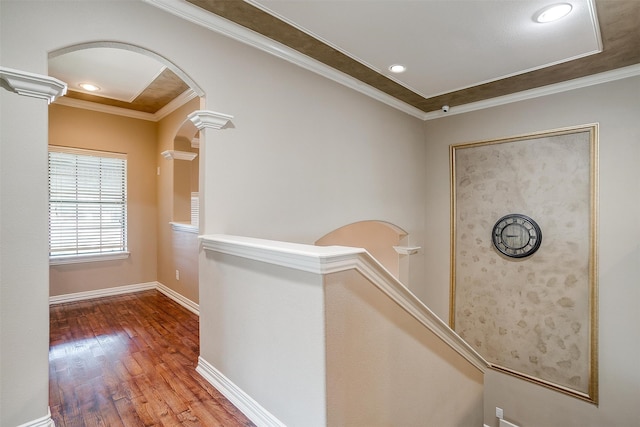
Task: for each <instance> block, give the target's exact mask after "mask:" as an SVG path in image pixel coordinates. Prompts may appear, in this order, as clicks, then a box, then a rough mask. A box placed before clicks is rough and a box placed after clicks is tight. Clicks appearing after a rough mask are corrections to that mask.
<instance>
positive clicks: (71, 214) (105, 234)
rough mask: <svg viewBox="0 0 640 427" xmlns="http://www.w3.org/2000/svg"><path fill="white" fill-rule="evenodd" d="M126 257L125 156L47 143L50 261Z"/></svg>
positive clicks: (55, 262)
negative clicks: (48, 144) (48, 145)
mask: <svg viewBox="0 0 640 427" xmlns="http://www.w3.org/2000/svg"><path fill="white" fill-rule="evenodd" d="M127 256H128V252H127V158H126V155H124V154H117V153H106V152H99V151H88V150H78V149H72V148H65V147H54V146H50V147H49V259H50V262H51V264H63V263H71V262H85V261H96V260H101V259H117V258H125V257H127Z"/></svg>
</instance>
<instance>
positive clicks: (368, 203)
mask: <svg viewBox="0 0 640 427" xmlns="http://www.w3.org/2000/svg"><path fill="white" fill-rule="evenodd" d="M0 7H1V13H0V20H1V21H0V28H1V30H0V31H1V37H0V39H1V46H0V47H1V52H2V57H1V65H2V66H4V67H9V68H14V69H18V70H24V71H28V72H32V73H37V74H47V54H48V52H51V51H55V50H57V49H60V48H63V47H67V46H71V45H75V44H80V43H85V42H94V41H100V40H107V41H118V42H124V43H131V44H134V45H138V46H140V47H143V48H145V49H148V50H150V51H153V52H156V53H158V54H160V55H162V56H164V57H165V58H167V59H168V60H169V61H171V62H173V63H174V64H177V65H178V66H179V67H180V68H181V69H182V70H184V71H185V72H186V73H187V74H188V75H189V76H190V77H191V78H192V79H193V80H194V81H195V82H197V84H198V85H199V86H200V87H201V88H202V89H203V91H204V92H205V94H206V107H205V108H206V109H209V110H213V111H217V112H222V113H227V114H232V115H234V116H235V118H234V119H233V120H232V124H231V127H230V128H229V129H226V130H222V131H215V132H204V133H205V140H204V142H202V141H201V143H203V144H206V145H207V147H206V148H205V149H204V150H203V151H204V152H206V153H207V154H206V155H204V154H202V155H203V157H205V158H204V160H203V168H206V169H207V171H206V174H205V177H206V181H205V182H203V183H202V184H203V185H204V188H206V193H205V194H206V195H205V197H206V198H207V211H206V213H205V215H206V218H204V220H205V221H204V222H205V227H206V229H204V230H201V231H203V232H205V233H215V232H218V233H236V234H244V235H251V236H256V237H266V238H277V239H280V240H293V241H299V242H306V243H311V242H313V241H315V240H316V239H317V238H319V237H321V236H323V235H324V234H326V233H327V232H329V231H331V230H334V229H336V228H338V227H340V226H342V225H346V224H348V223H351V222H355V221H360V220H365V219H376V220H382V221H388V222H391V223H394V224H396V225H398V226H399V227H402V228H403V229H405V230H407V231H408V232H409V233H410V236H411V237H410V240H409V242H408V243H409V244H410V245H422V244H423V243H424V242H423V239H424V203H423V200H424V198H423V195H424V190H425V179H424V177H425V173H424V168H423V166H424V156H425V152H424V144H423V133H422V126H421V125H422V124H421V123H420V121H419V120H417V119H415V118H412V117H408V116H406V115H405V114H403V113H400V112H398V111H396V110H393V109H391V108H390V107H387V106H385V105H382V104H380V103H378V102H376V101H373V100H371V99H370V98H367V97H365V96H364V95H361V94H359V93H356V92H353V91H350V90H347V89H345V88H344V87H342V86H340V85H338V84H336V83H333V82H331V81H329V80H326V79H324V78H322V77H319V76H317V75H315V74H312V73H310V72H308V71H305V70H302V69H300V68H298V67H296V66H294V65H291V64H289V63H287V62H285V61H282V60H279V59H276V58H274V57H272V56H269V55H267V54H264V53H261V52H259V51H257V50H255V49H253V48H250V47H248V46H245V45H242V44H240V43H238V42H235V41H232V40H230V39H227V38H224V37H222V36H219V35H217V34H214V33H212V32H210V31H209V30H206V29H204V28H202V27H199V26H197V25H194V24H191V23H189V22H187V21H184V20H181V19H179V18H177V17H175V16H172V15H169V14H167V13H165V12H163V11H161V10H159V9H157V8H155V7H153V6H151V5H149V4H145V3H142V2H135V1H126V2H125V1H121V2H115V1H99V0H98V1H91V2H52V1H28V2H25V1H12V0H3V1H2V2H0ZM2 91H3V92H4V89H2ZM17 98H19V97H18V96H16V95H13V94H5V93H3V101H2V102H3V115H2V136H3V141H2V143H3V148H2V150H3V151H2V153H3V156H7V157H3V159H2V175H1V176H2V180H3V183H2V185H3V186H4V185H5V183H6V184H7V185H9V184H12V185H18V187H14V188H20V189H22V188H23V187H22V185H24V189H27V190H29V191H28V192H27V191H25V192H24V193H23V194H26V193H29V194H30V196H29V198H26V197H25V198H24V203H23V201H22V195H13V194H12V193H11V192H4V191H3V192H2V212H1V213H2V230H1V231H2V233H3V234H2V239H3V246H2V250H3V258H2V268H3V270H2V277H3V281H2V289H3V294H2V307H1V308H2V313H3V314H2V316H3V323H2V344H3V345H2V349H1V350H0V358H1V359H0V360H1V361H2V366H3V367H5V366H6V367H8V366H11V368H12V369H14V372H21V371H25V372H26V371H28V372H29V376H33V377H34V378H38V381H35V382H28V381H24V380H25V379H24V378H20V381H18V379H17V378H13V377H11V376H10V375H7V376H5V375H3V377H2V389H3V390H12V393H14V394H13V395H12V396H13V397H12V398H11V399H12V400H11V401H7V402H8V403H7V405H8V406H6V407H7V408H13V409H14V411H18V412H19V414H16V413H14V414H13V416H11V414H8V413H7V415H5V410H4V409H3V412H2V414H1V415H0V424H2V425H5V424H6V425H13V424H16V421H17V420H20V421H22V420H28V419H34V418H36V415H38V416H45V415H46V405H47V396H46V394H47V393H46V377H47V375H46V367H47V344H48V340H47V324H46V317H47V306H46V300H47V297H48V290H47V283H48V276H47V273H46V271H47V268H48V265H47V259H46V250H47V249H46V248H47V242H46V235H47V232H46V226H47V225H46V224H47V209H46V191H47V190H46V188H47V187H46V186H47V180H46V155H45V154H46V146H47V119H46V110H45V109H46V106H44V105H39V104H41V103H38V102H37V101H25V100H18V99H17ZM25 103H26V104H29V105H26V106H25V105H24V104H25ZM34 105H35V107H34ZM33 108H35V110H33ZM5 111H12V113H5ZM5 139H6V140H9V139H12V144H23V145H24V146H25V147H30V148H29V149H33V151H34V152H33V153H31V152H29V150H27V153H26V154H27V155H24V153H15V154H14V153H13V152H8V151H7V150H8V147H7V148H5V146H4V144H5ZM14 148H15V151H19V150H18V145H15V146H14ZM32 154H33V155H32ZM38 155H41V157H40V158H39V160H36V159H38ZM38 161H39V162H40V163H38ZM23 166H24V167H23ZM14 183H19V184H14ZM23 183H24V184H23ZM3 188H4V187H3ZM37 195H40V196H41V199H40V200H39V199H37V197H38V196H37ZM14 196H15V197H14ZM15 199H18V200H15ZM38 200H39V202H38ZM32 203H34V204H35V205H37V204H38V203H41V205H42V207H41V209H37V206H32V205H31V204H32ZM25 206H28V207H29V208H30V210H29V212H28V213H27V214H25V215H22V216H21V214H22V213H23V212H22V211H23V210H25V209H23V208H24V207H25ZM31 208H33V209H31ZM17 218H21V220H22V222H24V223H27V224H29V227H30V230H34V231H36V232H37V233H32V234H34V236H32V235H31V234H21V235H20V237H21V238H23V240H22V242H23V243H21V244H22V245H24V249H25V250H24V251H21V250H17V249H18V247H15V248H7V249H6V251H7V253H8V254H7V255H5V252H4V251H5V247H6V246H5V237H6V238H7V240H6V241H7V242H10V241H11V242H13V241H14V240H18V236H17V235H16V233H22V232H23V231H22V228H13V229H11V230H10V227H12V226H13V227H15V223H14V220H16V219H17ZM27 236H28V237H34V238H33V239H27V238H26V237H27ZM10 237H13V239H10ZM10 250H15V252H11V253H9V251H10ZM24 252H27V253H29V254H32V255H33V256H34V257H33V258H28V259H26V260H25V259H22V258H19V257H20V256H21V255H22V254H24ZM5 256H6V258H5ZM420 256H422V255H416V256H415V257H418V258H419V257H420ZM418 258H415V259H418ZM412 265H413V266H416V268H414V270H413V271H412V272H411V277H412V283H419V282H420V281H421V280H422V278H423V277H422V276H423V270H422V268H421V264H420V263H419V262H415V263H413V264H412ZM18 279H19V282H20V286H18V282H17V281H18ZM5 288H6V289H10V292H11V293H8V292H9V291H7V293H5ZM7 296H9V297H11V298H8V297H7ZM22 301H31V302H32V303H31V305H30V310H29V311H28V313H29V316H26V315H25V313H26V312H22V314H15V313H16V311H17V310H18V309H17V308H16V307H17V306H15V305H14V304H17V303H19V302H22ZM200 308H201V310H207V309H208V307H207V305H206V303H205V304H202V301H201V306H200ZM13 314H15V316H16V317H13ZM5 318H7V319H9V318H10V319H11V321H7V322H5V320H4V319H5ZM34 330H37V331H38V332H37V333H29V332H30V331H34ZM202 332H203V335H204V336H206V335H207V333H208V331H207V329H206V328H203V331H202ZM23 333H24V334H25V335H24V336H25V337H26V336H27V335H28V336H29V339H28V340H26V339H25V338H23V336H22V335H21V334H23ZM14 341H15V343H18V344H19V345H18V346H17V347H16V346H14V345H13V344H14ZM27 341H28V342H27ZM5 342H6V344H5ZM14 349H20V351H21V352H22V353H26V354H27V355H26V356H25V355H22V356H18V355H17V354H16V352H15V350H14ZM26 364H28V367H27V366H25V365H26ZM2 373H3V374H4V371H3V372H2ZM31 388H34V389H36V390H37V392H32V391H33V390H31ZM21 390H25V391H26V392H25V393H21V392H20V391H21ZM27 395H28V396H27ZM14 400H15V401H14ZM9 403H10V405H9ZM2 405H3V408H4V407H5V400H4V396H3V402H2Z"/></svg>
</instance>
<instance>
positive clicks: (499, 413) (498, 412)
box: [496, 406, 504, 419]
mask: <svg viewBox="0 0 640 427" xmlns="http://www.w3.org/2000/svg"><path fill="white" fill-rule="evenodd" d="M496 417H498V418H499V419H502V418H503V417H504V411H503V410H502V408H498V407H497V406H496Z"/></svg>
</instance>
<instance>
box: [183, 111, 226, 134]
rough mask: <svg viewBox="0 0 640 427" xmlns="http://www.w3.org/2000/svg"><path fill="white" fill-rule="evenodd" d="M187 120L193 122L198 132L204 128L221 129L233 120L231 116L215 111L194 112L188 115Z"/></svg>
mask: <svg viewBox="0 0 640 427" xmlns="http://www.w3.org/2000/svg"><path fill="white" fill-rule="evenodd" d="M187 118H188V119H189V120H191V121H192V122H193V124H194V125H195V126H196V127H197V128H198V130H202V129H205V128H211V129H222V128H223V127H225V126H226V125H227V123H229V121H230V120H231V119H233V116H231V115H229V114H223V113H216V112H215V111H208V110H196V111H194V112H193V113H191V114H189V115H188V116H187Z"/></svg>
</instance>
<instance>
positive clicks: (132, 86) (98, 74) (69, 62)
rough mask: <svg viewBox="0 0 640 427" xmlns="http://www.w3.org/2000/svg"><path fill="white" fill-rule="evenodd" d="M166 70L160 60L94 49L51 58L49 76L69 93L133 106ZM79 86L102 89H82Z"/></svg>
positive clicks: (104, 49)
mask: <svg viewBox="0 0 640 427" xmlns="http://www.w3.org/2000/svg"><path fill="white" fill-rule="evenodd" d="M165 68H166V67H165V66H164V65H163V64H161V63H160V62H158V61H157V60H155V59H153V58H151V57H149V56H146V55H142V54H140V53H137V52H133V51H130V50H125V49H118V48H111V47H93V48H90V49H82V50H76V51H73V52H67V53H64V54H62V55H59V56H55V57H53V58H49V75H50V76H52V77H55V78H57V79H60V80H62V81H63V82H65V83H67V85H68V87H69V89H70V90H74V91H77V92H83V93H89V94H92V95H99V96H102V97H105V98H111V99H116V100H118V101H124V102H132V101H133V100H134V99H135V98H136V97H137V96H138V95H140V94H141V93H142V92H143V91H144V90H145V89H146V88H147V86H149V84H150V83H151V82H153V81H154V80H155V79H156V77H158V76H159V75H160V73H162V71H164V69H165ZM80 83H91V84H94V85H97V86H98V87H100V91H99V92H89V91H86V90H84V89H82V88H81V87H80V86H79V84H80Z"/></svg>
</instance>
